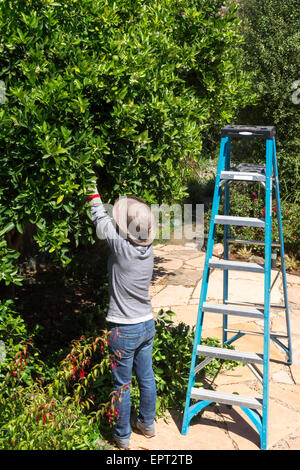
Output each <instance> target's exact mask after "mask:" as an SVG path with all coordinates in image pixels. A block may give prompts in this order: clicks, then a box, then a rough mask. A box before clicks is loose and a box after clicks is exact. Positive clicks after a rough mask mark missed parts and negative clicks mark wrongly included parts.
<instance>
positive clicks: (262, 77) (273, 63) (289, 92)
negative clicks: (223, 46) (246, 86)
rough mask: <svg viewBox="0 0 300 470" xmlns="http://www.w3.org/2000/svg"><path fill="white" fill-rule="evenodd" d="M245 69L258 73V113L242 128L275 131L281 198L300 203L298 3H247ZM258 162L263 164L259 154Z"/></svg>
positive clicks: (245, 117)
mask: <svg viewBox="0 0 300 470" xmlns="http://www.w3.org/2000/svg"><path fill="white" fill-rule="evenodd" d="M242 4H243V10H242V12H243V13H244V15H245V16H244V28H243V32H244V37H245V43H244V50H245V56H244V65H243V67H244V69H245V70H252V71H255V72H256V79H255V80H253V89H254V90H255V91H256V92H257V93H258V96H259V98H258V104H257V106H256V107H255V108H251V107H250V108H249V107H247V108H246V109H245V110H244V112H243V113H242V115H241V120H242V121H243V123H245V124H246V123H251V124H262V125H275V126H276V130H277V139H276V140H277V148H278V157H279V163H278V165H279V178H280V186H281V189H282V196H283V197H284V199H287V200H288V201H290V202H297V203H298V204H299V202H300V190H299V188H300V159H299V156H300V138H299V129H300V100H299V95H300V8H299V1H298V0H286V1H281V0H264V1H263V2H262V1H260V0H244V1H243V2H242ZM256 159H260V160H261V161H262V160H263V159H264V153H263V154H262V153H259V152H257V155H256Z"/></svg>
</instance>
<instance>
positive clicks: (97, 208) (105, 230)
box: [87, 181, 124, 251]
mask: <svg viewBox="0 0 300 470" xmlns="http://www.w3.org/2000/svg"><path fill="white" fill-rule="evenodd" d="M87 200H88V202H89V204H90V206H91V216H92V221H93V223H94V225H95V226H96V233H97V236H98V238H100V239H105V240H106V241H107V242H108V244H109V246H110V248H111V249H112V250H113V251H118V250H119V249H120V248H121V246H122V244H123V243H124V239H123V238H122V237H121V236H120V235H119V234H118V232H117V231H116V228H115V226H114V224H113V222H112V220H111V218H110V217H109V215H108V214H107V212H106V210H105V207H104V205H103V203H102V200H101V196H100V194H99V191H98V188H97V186H96V181H94V186H93V187H92V188H88V196H87Z"/></svg>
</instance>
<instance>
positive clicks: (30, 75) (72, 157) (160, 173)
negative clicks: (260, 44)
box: [0, 0, 252, 263]
mask: <svg viewBox="0 0 300 470" xmlns="http://www.w3.org/2000/svg"><path fill="white" fill-rule="evenodd" d="M224 3H225V4H226V5H227V7H226V8H223V9H222V8H221V6H222V5H223V4H224ZM236 11H237V6H236V4H235V2H231V1H225V2H224V0H222V1H221V0H208V1H207V0H205V1H204V0H193V1H191V0H184V1H180V0H176V1H174V0H172V1H171V0H163V1H162V0H159V1H152V0H151V1H141V0H119V1H118V2H110V1H107V0H106V1H102V0H101V1H100V0H70V1H68V2H60V3H58V2H51V1H44V0H31V1H30V2H28V1H27V0H20V1H19V2H17V3H16V2H12V1H11V0H4V1H2V2H1V3H0V35H1V38H2V39H1V44H0V63H1V76H0V79H1V80H2V81H4V82H5V86H6V101H5V103H4V104H1V105H0V118H1V130H0V163H1V165H0V168H1V169H0V181H1V203H2V205H3V207H4V209H5V210H4V211H3V212H2V217H3V224H6V223H8V222H13V223H14V225H15V227H16V228H17V230H18V231H19V232H22V231H23V230H24V226H26V223H27V222H28V221H29V222H30V223H32V224H33V225H35V226H36V227H37V234H36V235H35V238H36V240H37V242H38V244H39V246H40V247H41V248H42V249H44V250H46V251H50V252H54V253H57V254H59V255H60V257H61V259H62V262H63V263H68V262H69V256H68V252H67V245H69V244H70V241H72V242H74V243H76V244H78V243H79V242H82V243H85V242H86V243H87V242H92V241H93V239H94V230H93V227H91V225H90V221H89V220H88V213H87V209H86V205H85V191H86V187H87V186H89V185H90V180H91V170H92V168H94V166H96V167H97V168H98V170H99V176H100V180H99V188H100V190H101V194H102V195H103V198H104V199H105V200H106V201H111V200H113V199H114V198H115V197H116V196H117V195H119V194H125V193H135V194H137V195H139V196H141V197H143V198H144V199H146V200H147V201H148V202H152V201H157V202H161V201H166V202H168V201H170V200H172V199H174V198H176V199H178V198H181V197H182V196H183V195H184V194H185V181H186V177H187V175H188V173H189V171H190V170H189V167H188V165H187V164H186V162H187V161H188V160H190V159H197V158H200V156H201V148H202V140H203V136H204V134H205V132H206V133H208V132H209V129H210V128H212V127H214V128H215V127H218V126H220V124H222V123H226V122H229V121H230V120H231V119H232V117H233V116H234V115H235V114H236V112H237V109H238V107H239V106H240V105H242V104H245V103H247V102H249V101H252V95H251V94H249V92H248V88H249V80H248V75H246V74H245V73H244V72H243V71H242V69H241V66H240V64H241V62H240V61H241V56H240V50H241V49H240V47H241V42H242V37H241V34H240V20H239V18H238V17H237V14H236Z"/></svg>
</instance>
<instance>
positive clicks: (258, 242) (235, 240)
mask: <svg viewBox="0 0 300 470" xmlns="http://www.w3.org/2000/svg"><path fill="white" fill-rule="evenodd" d="M227 242H228V243H242V244H243V243H245V244H249V245H265V242H264V240H242V239H241V238H227ZM271 245H272V246H276V247H277V248H280V243H279V242H272V243H271Z"/></svg>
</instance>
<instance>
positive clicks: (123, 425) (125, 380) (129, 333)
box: [107, 320, 156, 439]
mask: <svg viewBox="0 0 300 470" xmlns="http://www.w3.org/2000/svg"><path fill="white" fill-rule="evenodd" d="M107 328H108V331H111V332H112V333H111V334H110V335H109V352H110V354H111V355H113V359H112V361H115V362H112V363H113V365H112V373H113V381H114V390H115V391H117V392H119V394H120V398H121V400H118V401H117V404H116V408H118V410H119V416H118V419H117V421H116V424H115V427H114V434H115V436H116V437H118V438H122V439H127V438H129V437H130V435H131V427H130V410H131V401H130V388H131V379H132V369H133V368H134V370H135V375H136V378H137V381H138V386H139V390H140V414H139V417H138V418H139V421H141V423H143V424H145V425H149V424H152V423H153V422H154V417H155V408H156V386H155V380H154V374H153V369H152V348H153V338H154V335H155V324H154V320H148V321H146V322H142V323H136V324H133V325H132V324H126V325H125V324H121V323H108V325H107Z"/></svg>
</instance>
